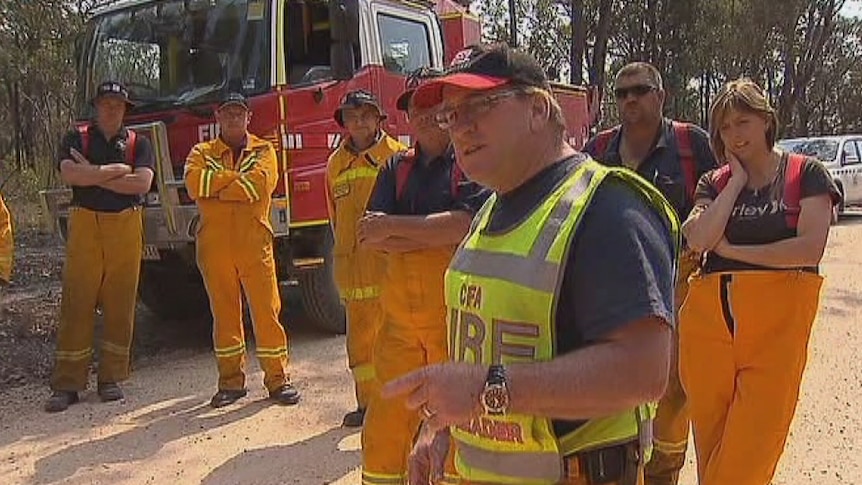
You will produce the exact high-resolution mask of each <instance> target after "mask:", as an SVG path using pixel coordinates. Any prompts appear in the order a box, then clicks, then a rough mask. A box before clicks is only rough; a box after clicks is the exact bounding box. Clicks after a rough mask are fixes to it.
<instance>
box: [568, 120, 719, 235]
mask: <svg viewBox="0 0 862 485" xmlns="http://www.w3.org/2000/svg"><path fill="white" fill-rule="evenodd" d="M621 134H622V129H621V128H620V127H619V126H618V127H617V128H616V131H615V133H614V134H613V137H612V138H611V139H610V140H609V142H608V145H607V147H606V148H605V152H604V153H598V150H597V149H596V148H597V147H596V138H593V139H592V140H590V141H589V142H587V144H586V146H585V147H584V151H585V152H587V153H589V154H590V156H592V157H593V158H594V159H596V161H598V162H600V163H603V164H605V165H609V166H614V167H620V166H622V164H623V162H622V157H620V141H621ZM688 137H689V143H690V144H691V151H692V155H693V156H694V160H695V165H696V176H697V177H698V178H700V177H701V176H702V175H703V174H705V173H706V172H709V171H710V170H712V169H714V168H716V167H717V166H718V162H717V161H716V159H715V155H713V153H712V148H711V147H710V145H709V135H708V134H707V133H706V131H704V130H703V129H702V128H700V127H699V126H697V125H691V124H690V125H688ZM637 173H638V174H639V175H640V176H642V177H643V178H645V179H647V180H649V181H650V182H652V183H653V185H655V187H656V188H657V189H659V191H661V193H662V194H664V196H665V198H667V200H668V202H670V203H671V205H673V207H674V209H676V212H677V214H678V215H679V218H680V219H681V220H685V218H686V217H688V214H689V212H691V209H692V208H694V200H692V199H691V197H690V196H689V194H688V192H687V187H686V183H685V173H684V172H683V168H682V164H681V162H680V156H679V140H677V139H676V133H675V131H674V128H673V121H672V120H670V119H668V118H664V119H663V120H662V124H661V129H660V130H659V132H658V136H657V137H656V140H655V143H654V145H653V148H652V150H651V151H650V153H649V154H648V155H647V157H646V158H645V159H644V161H643V163H641V164H640V166H639V167H638V169H637Z"/></svg>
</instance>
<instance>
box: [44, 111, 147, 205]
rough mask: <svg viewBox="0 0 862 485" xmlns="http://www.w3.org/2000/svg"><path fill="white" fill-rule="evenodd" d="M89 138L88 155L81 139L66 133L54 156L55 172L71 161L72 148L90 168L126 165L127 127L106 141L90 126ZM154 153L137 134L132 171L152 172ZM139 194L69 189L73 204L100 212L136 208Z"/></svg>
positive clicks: (100, 132)
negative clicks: (143, 169)
mask: <svg viewBox="0 0 862 485" xmlns="http://www.w3.org/2000/svg"><path fill="white" fill-rule="evenodd" d="M88 133H89V134H88V136H89V137H90V141H89V146H88V150H87V151H88V153H84V149H83V144H84V142H83V137H82V135H81V133H80V132H78V131H77V130H74V131H70V132H68V133H66V135H65V136H64V137H63V141H62V142H61V144H60V151H59V153H58V154H57V169H58V170H59V168H60V162H62V161H63V160H66V159H69V160H74V158H72V154H71V149H72V148H75V149H76V150H78V151H79V152H81V153H82V154H83V155H84V156H85V157H86V158H87V159H88V160H89V161H90V163H92V164H93V165H109V164H112V163H126V154H125V149H124V147H125V143H126V141H127V137H128V131H127V129H126V128H122V129H121V130H120V132H119V133H118V134H117V135H116V136H114V137H112V138H111V139H110V140H108V139H106V138H105V135H104V134H103V133H102V130H100V129H98V128H97V127H96V125H94V124H91V125H90V127H89V132H88ZM155 163H156V162H155V154H154V152H153V147H152V144H151V143H150V140H149V138H147V137H145V136H141V135H138V136H137V137H136V139H135V161H134V164H135V165H134V169H138V168H149V169H150V170H153V171H154V172H155ZM142 199H143V198H142V197H141V196H140V195H128V194H118V193H117V192H114V191H112V190H108V189H104V188H102V187H98V186H90V187H79V186H73V187H72V205H73V206H75V207H82V208H84V209H90V210H93V211H99V212H121V211H124V210H126V209H128V208H130V207H134V206H139V205H141V204H142V203H143V200H142Z"/></svg>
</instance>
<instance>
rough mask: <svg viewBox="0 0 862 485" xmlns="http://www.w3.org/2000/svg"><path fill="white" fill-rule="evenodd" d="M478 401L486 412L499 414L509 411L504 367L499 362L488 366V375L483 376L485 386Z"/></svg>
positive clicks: (493, 414)
mask: <svg viewBox="0 0 862 485" xmlns="http://www.w3.org/2000/svg"><path fill="white" fill-rule="evenodd" d="M479 401H481V403H482V407H483V408H484V409H485V413H486V414H490V415H492V416H500V415H503V414H506V413H507V412H508V411H509V401H510V399H509V387H508V386H507V385H506V369H505V368H504V367H503V366H502V365H501V364H493V365H491V366H490V367H489V368H488V377H486V378H485V388H484V389H483V390H482V394H481V395H480V396H479Z"/></svg>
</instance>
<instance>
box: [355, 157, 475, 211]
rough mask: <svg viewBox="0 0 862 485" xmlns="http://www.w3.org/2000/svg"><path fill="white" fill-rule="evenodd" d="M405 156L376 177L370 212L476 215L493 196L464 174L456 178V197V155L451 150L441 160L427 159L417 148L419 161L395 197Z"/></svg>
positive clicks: (393, 160)
mask: <svg viewBox="0 0 862 485" xmlns="http://www.w3.org/2000/svg"><path fill="white" fill-rule="evenodd" d="M404 156H405V154H404V153H403V152H402V153H398V154H396V155H394V156H393V157H392V158H390V159H389V161H387V163H386V166H385V167H383V168H382V169H381V170H380V173H379V174H378V175H377V183H376V185H375V186H374V192H373V193H372V194H371V198H370V199H369V202H368V210H369V211H372V212H384V213H386V214H391V215H410V216H426V215H429V214H436V213H439V212H446V211H450V210H463V211H466V212H469V213H471V214H474V213H476V211H478V210H479V208H480V207H482V204H484V203H485V199H487V198H488V196H489V195H490V192H489V191H488V190H487V189H484V188H482V187H481V186H480V185H479V184H477V183H475V182H472V181H470V180H468V179H467V178H466V177H465V176H464V174H461V175H460V177H458V178H457V180H458V183H457V186H456V193H455V194H453V193H452V188H453V187H452V180H453V178H452V177H453V170H455V151H454V150H453V149H452V147H449V149H448V150H447V151H446V153H444V154H443V155H442V156H440V157H436V158H434V159H430V160H429V159H428V157H425V156H423V155H422V151H421V150H420V149H418V148H417V157H416V160H414V162H413V168H411V169H410V175H409V177H408V178H407V181H406V183H405V185H404V188H403V192H402V194H401V197H397V195H396V180H397V171H398V165H400V164H401V163H405V162H404Z"/></svg>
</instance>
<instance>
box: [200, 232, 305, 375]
mask: <svg viewBox="0 0 862 485" xmlns="http://www.w3.org/2000/svg"><path fill="white" fill-rule="evenodd" d="M252 222H254V221H252ZM244 229H245V230H242V231H240V230H233V231H225V230H222V228H220V227H218V226H215V225H205V226H204V227H202V228H201V230H200V231H199V232H198V237H197V262H198V268H200V270H201V275H202V276H203V280H204V285H206V289H207V294H208V295H209V300H210V309H211V310H212V314H213V346H214V347H215V355H216V361H217V363H218V373H219V380H218V388H219V389H220V390H239V389H244V388H245V333H244V331H243V322H242V293H243V291H244V293H245V297H246V300H247V301H248V306H249V310H250V311H251V319H252V324H253V328H254V337H255V342H256V348H255V353H256V354H257V359H258V362H260V367H261V369H263V372H264V385H265V386H266V389H267V390H269V391H274V390H276V389H278V388H279V387H281V386H283V385H284V384H286V383H288V382H289V381H290V377H289V375H288V373H287V363H288V352H287V349H288V341H287V334H286V333H285V331H284V328H283V327H282V326H281V323H280V322H279V313H280V312H281V296H280V295H279V292H278V283H277V281H276V273H275V259H274V257H273V249H272V233H271V232H270V231H269V228H267V227H264V226H263V225H262V224H255V225H247V226H246V227H245V228H244Z"/></svg>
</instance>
